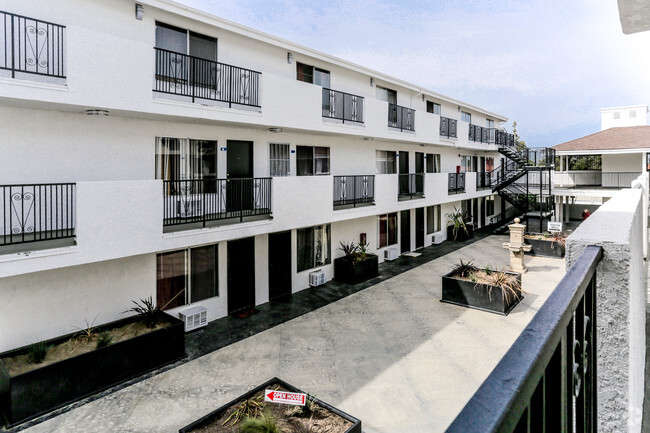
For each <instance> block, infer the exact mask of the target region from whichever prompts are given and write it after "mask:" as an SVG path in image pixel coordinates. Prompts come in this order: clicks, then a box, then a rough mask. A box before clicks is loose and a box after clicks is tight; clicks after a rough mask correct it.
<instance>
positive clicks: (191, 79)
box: [153, 48, 262, 107]
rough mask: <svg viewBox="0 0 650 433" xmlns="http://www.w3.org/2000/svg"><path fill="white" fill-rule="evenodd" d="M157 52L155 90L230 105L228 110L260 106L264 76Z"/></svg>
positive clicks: (229, 66) (254, 72)
mask: <svg viewBox="0 0 650 433" xmlns="http://www.w3.org/2000/svg"><path fill="white" fill-rule="evenodd" d="M154 49H155V50H156V80H155V84H154V89H153V90H154V91H156V92H161V93H168V94H172V95H180V96H188V97H191V98H192V102H194V101H195V100H196V99H207V100H212V101H219V102H225V103H228V106H229V107H232V105H233V104H235V105H246V106H252V107H259V106H260V99H259V91H260V76H261V75H262V74H261V73H259V72H256V71H251V70H250V69H244V68H240V67H237V66H231V65H226V64H225V63H219V62H213V61H211V60H205V59H201V58H198V57H193V56H188V55H186V54H181V53H176V52H173V51H168V50H164V49H161V48H154Z"/></svg>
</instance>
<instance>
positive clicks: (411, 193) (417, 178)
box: [398, 173, 424, 200]
mask: <svg viewBox="0 0 650 433" xmlns="http://www.w3.org/2000/svg"><path fill="white" fill-rule="evenodd" d="M398 182H399V190H398V198H399V199H400V200H405V199H413V198H422V197H423V196H424V173H408V174H400V175H398Z"/></svg>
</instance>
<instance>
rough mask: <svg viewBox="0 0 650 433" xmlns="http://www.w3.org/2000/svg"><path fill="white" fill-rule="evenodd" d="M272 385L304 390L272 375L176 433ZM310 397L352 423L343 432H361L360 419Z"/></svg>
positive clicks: (202, 423) (199, 424)
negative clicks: (267, 379) (271, 377)
mask: <svg viewBox="0 0 650 433" xmlns="http://www.w3.org/2000/svg"><path fill="white" fill-rule="evenodd" d="M272 385H280V386H282V387H284V388H286V389H287V390H289V391H290V392H300V393H304V391H301V390H299V389H298V388H296V387H295V386H292V385H289V384H288V383H287V382H285V381H283V380H281V379H278V378H277V377H274V378H273V379H271V380H269V381H266V382H264V383H263V384H262V385H260V386H258V387H256V388H253V389H251V390H250V391H248V392H247V393H246V394H243V395H241V396H239V397H237V398H236V399H234V400H232V401H231V402H229V403H226V404H225V405H223V406H221V407H220V408H219V409H217V410H214V411H212V412H210V413H209V414H207V415H205V416H203V417H201V418H199V419H197V420H196V421H194V422H193V423H191V424H188V425H186V426H185V427H183V428H182V429H180V430H179V431H178V433H190V432H192V431H193V430H195V429H199V428H201V427H203V426H205V425H207V424H209V423H211V422H212V421H213V420H215V419H219V417H221V416H222V415H223V414H224V412H226V410H228V408H230V407H231V406H233V405H235V404H237V403H238V402H240V401H242V400H246V399H249V398H251V397H253V396H254V395H255V394H257V393H258V392H260V391H263V390H264V389H266V388H269V387H271V386H272ZM310 398H311V399H313V400H314V402H315V403H316V404H318V405H319V406H320V407H322V408H325V409H327V410H329V411H330V412H332V413H335V414H336V415H338V416H340V417H341V418H343V419H345V420H347V421H350V422H351V423H352V427H350V428H349V429H348V430H346V431H345V433H361V421H360V420H358V419H357V418H355V417H353V416H351V415H348V414H347V413H345V412H343V411H341V410H339V409H337V408H335V407H333V406H330V405H329V404H327V403H325V402H323V401H321V400H319V399H317V398H315V397H310ZM196 431H201V430H196Z"/></svg>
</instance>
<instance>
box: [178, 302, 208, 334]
mask: <svg viewBox="0 0 650 433" xmlns="http://www.w3.org/2000/svg"><path fill="white" fill-rule="evenodd" d="M178 316H179V318H180V319H181V320H182V321H183V323H185V332H190V331H193V330H194V329H197V328H201V327H203V326H206V325H207V324H208V310H207V309H206V308H205V307H201V306H197V307H192V308H188V309H187V310H183V311H181V312H179V313H178Z"/></svg>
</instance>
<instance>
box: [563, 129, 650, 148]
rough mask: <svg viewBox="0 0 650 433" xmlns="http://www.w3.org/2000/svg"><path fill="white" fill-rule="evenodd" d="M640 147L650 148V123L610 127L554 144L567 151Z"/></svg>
mask: <svg viewBox="0 0 650 433" xmlns="http://www.w3.org/2000/svg"><path fill="white" fill-rule="evenodd" d="M639 148H650V125H642V126H625V127H618V128H609V129H606V130H604V131H600V132H596V133H594V134H590V135H586V136H584V137H580V138H576V139H575V140H571V141H567V142H565V143H561V144H558V145H555V146H553V149H555V150H566V151H571V150H616V149H639Z"/></svg>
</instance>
